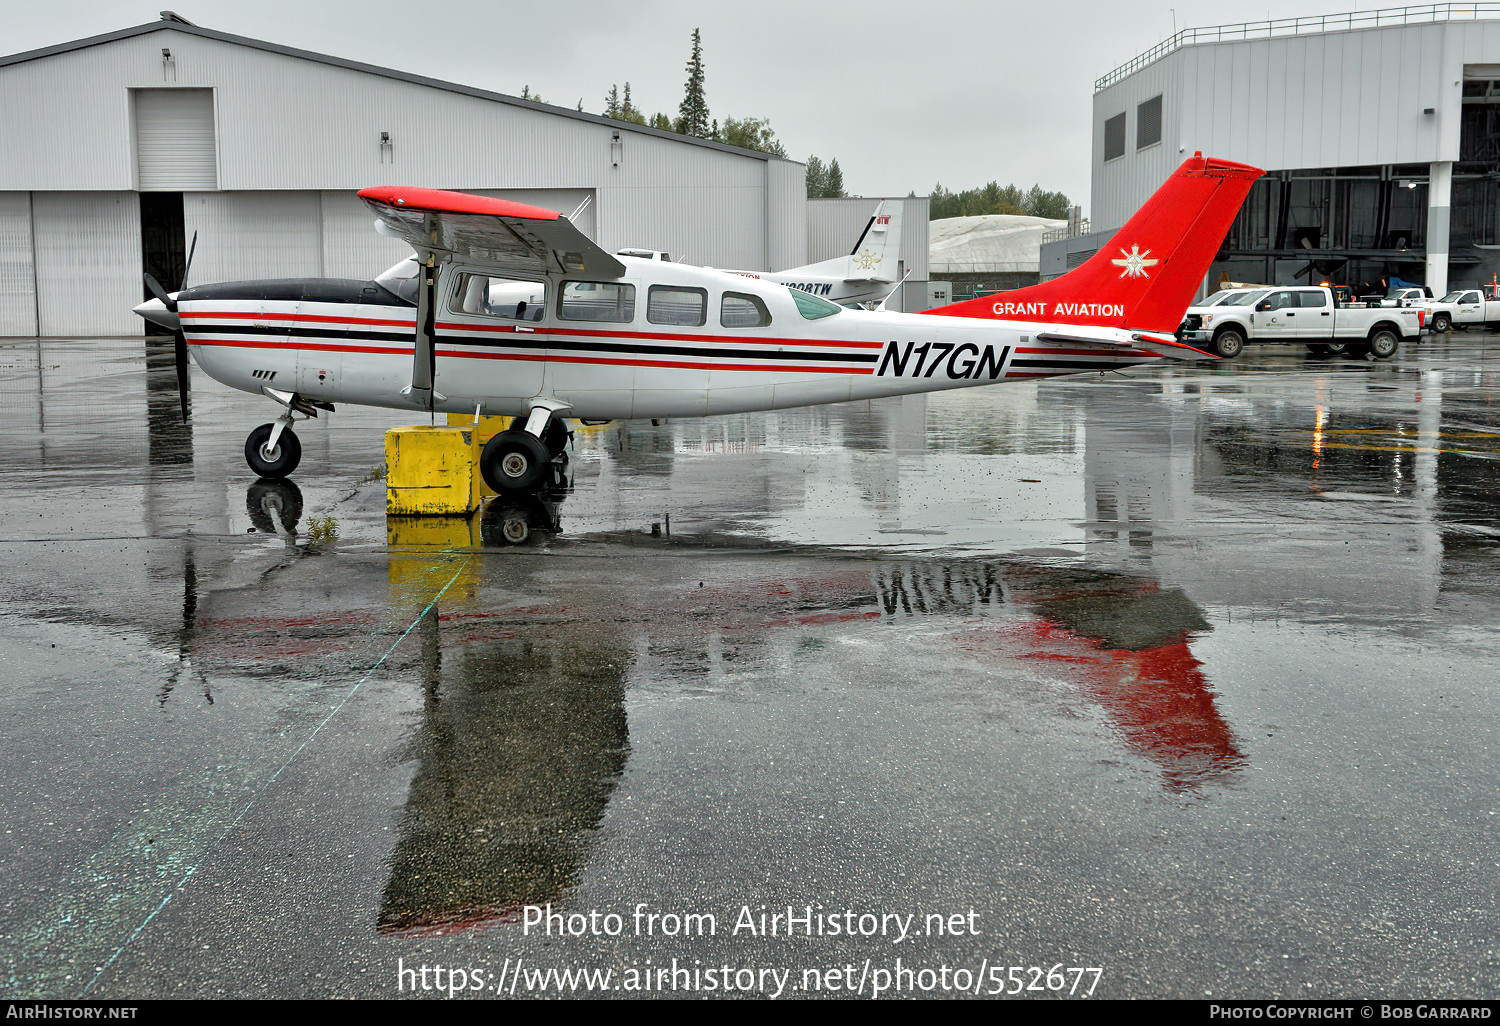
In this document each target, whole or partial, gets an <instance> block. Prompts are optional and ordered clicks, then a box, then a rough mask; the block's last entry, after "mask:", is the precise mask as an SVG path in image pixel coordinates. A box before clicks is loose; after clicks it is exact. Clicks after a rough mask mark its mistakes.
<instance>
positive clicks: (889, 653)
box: [0, 333, 1500, 998]
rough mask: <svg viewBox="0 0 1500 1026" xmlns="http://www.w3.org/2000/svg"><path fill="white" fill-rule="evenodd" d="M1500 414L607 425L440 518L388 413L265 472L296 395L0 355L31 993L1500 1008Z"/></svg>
mask: <svg viewBox="0 0 1500 1026" xmlns="http://www.w3.org/2000/svg"><path fill="white" fill-rule="evenodd" d="M1497 395H1500V339H1494V338H1486V337H1483V336H1480V335H1477V334H1462V333H1460V334H1457V335H1454V336H1451V337H1447V338H1442V339H1436V340H1431V339H1429V340H1428V341H1424V342H1423V343H1422V344H1420V345H1418V346H1408V347H1407V348H1406V349H1404V350H1403V352H1402V353H1401V354H1400V355H1399V356H1398V358H1397V359H1396V360H1394V361H1391V362H1389V363H1369V362H1363V361H1355V360H1344V359H1336V360H1328V359H1319V358H1315V357H1312V356H1310V355H1306V354H1303V353H1302V352H1300V351H1293V350H1292V349H1290V348H1287V347H1263V348H1257V349H1251V350H1249V351H1247V353H1246V354H1245V355H1244V356H1243V357H1242V358H1240V359H1238V360H1236V361H1232V362H1224V363H1220V364H1216V365H1199V366H1180V367H1176V368H1161V369H1153V370H1151V371H1137V372H1132V373H1131V374H1129V375H1118V374H1115V375H1109V376H1106V377H1098V376H1093V377H1082V378H1073V379H1063V380H1057V381H1052V382H1047V383H1041V384H1023V385H1013V386H1005V387H997V388H989V389H974V390H968V391H963V392H955V393H948V394H941V395H936V396H932V397H927V398H922V397H915V398H909V399H906V400H899V401H890V402H877V403H861V404H853V405H847V406H839V407H825V408H819V409H811V410H797V411H790V412H783V413H778V414H764V415H754V416H739V417H726V418H715V419H711V420H705V421H681V422H672V423H668V424H662V425H659V426H651V425H650V424H641V423H632V424H628V425H616V426H610V427H607V428H602V429H585V430H580V431H579V433H578V435H577V438H576V449H575V451H574V452H573V455H572V462H571V467H570V475H569V476H570V482H569V484H570V487H569V488H567V489H566V490H564V491H560V492H558V493H555V494H553V495H551V496H549V497H548V499H547V500H546V501H544V502H537V503H534V504H531V505H529V506H525V507H512V508H499V507H495V508H491V509H489V510H487V511H486V513H485V514H484V515H483V516H482V517H481V518H477V519H476V521H475V522H474V524H473V525H472V526H470V525H464V524H459V525H457V526H455V525H452V524H447V525H442V524H434V523H431V522H423V521H420V520H392V521H389V522H388V521H387V519H386V517H385V515H384V511H383V483H382V482H381V481H380V479H379V474H380V471H381V461H382V430H383V428H384V427H385V426H387V425H390V424H393V423H398V422H403V418H401V417H398V416H396V415H392V414H387V413H382V412H378V411H359V410H349V411H341V412H340V413H338V414H337V415H335V416H333V417H332V418H328V419H325V420H322V421H318V422H315V423H313V424H309V425H304V426H300V427H299V435H300V437H301V440H302V445H303V450H304V459H303V464H302V467H301V468H300V470H299V471H298V473H297V475H296V476H295V484H291V483H288V484H285V485H272V484H267V483H257V482H255V481H253V480H252V478H251V476H250V474H249V471H248V470H247V469H246V467H245V465H244V462H243V458H242V455H241V449H242V445H243V440H244V436H245V434H246V433H247V432H248V431H249V430H250V429H251V428H252V427H254V426H255V425H256V424H258V423H261V422H263V421H265V420H269V419H270V415H271V412H272V410H271V407H270V404H269V403H268V402H266V401H263V400H261V401H258V400H255V399H253V398H251V397H249V396H245V395H242V394H239V393H234V392H230V391H229V390H227V389H223V388H221V387H220V386H218V385H216V384H215V383H214V382H212V381H210V380H209V379H207V378H206V377H203V376H201V375H200V374H198V373H197V372H196V370H195V372H194V376H193V393H192V413H191V417H190V419H189V421H188V422H187V423H186V424H184V423H182V421H181V419H180V417H179V416H178V413H177V408H176V402H177V400H176V394H175V385H174V381H173V377H172V371H171V368H170V356H169V353H168V352H166V351H157V349H156V348H155V347H154V346H153V347H152V355H151V358H150V360H149V361H148V359H147V353H146V347H144V346H143V344H142V342H141V341H140V340H113V341H110V340H105V341H86V342H44V343H40V344H38V343H36V342H30V341H21V342H10V343H5V344H0V471H3V491H0V496H3V498H0V554H3V558H4V560H5V565H6V567H7V573H6V586H5V588H4V589H3V593H0V752H3V753H4V754H3V756H0V759H3V763H0V765H3V768H4V779H5V785H6V786H5V788H4V790H3V792H0V794H3V797H0V812H3V834H0V866H3V867H4V870H5V872H4V879H5V887H4V889H3V891H0V956H3V957H0V996H3V997H6V998H15V997H33V996H58V997H72V996H87V997H90V998H95V997H98V998H109V997H190V996H224V995H246V996H369V997H387V996H397V994H398V993H412V991H413V988H416V990H417V992H418V993H424V992H423V991H422V989H421V988H422V985H423V984H428V985H433V984H438V983H439V979H440V978H439V977H438V975H436V974H435V973H434V974H429V975H428V976H426V977H425V978H423V977H422V976H421V975H419V974H418V973H417V972H415V970H419V969H420V968H421V967H424V966H425V967H428V968H429V969H431V968H432V967H436V966H442V967H444V969H445V970H446V969H451V968H462V969H463V970H464V977H463V986H464V987H465V988H469V987H474V988H475V989H472V990H470V989H464V990H462V991H461V992H460V996H468V997H477V996H485V995H488V994H493V993H496V992H500V993H506V994H509V993H515V994H516V995H517V996H520V995H521V994H526V993H528V992H530V993H541V992H544V991H550V992H553V993H555V992H556V991H557V990H558V989H559V988H561V989H563V990H565V991H566V990H567V989H568V985H567V984H566V983H561V984H559V983H558V981H557V980H555V979H554V980H552V981H546V980H538V979H536V978H534V977H533V976H531V975H530V974H531V973H532V972H533V971H545V970H547V969H552V968H555V969H559V970H575V969H584V970H598V971H604V970H608V971H609V972H610V973H611V974H612V975H611V977H610V983H609V991H610V992H611V993H615V994H621V993H627V992H630V993H633V992H634V991H631V990H630V989H629V982H628V981H629V979H630V976H629V974H630V973H631V971H632V970H633V971H634V972H635V974H636V975H635V979H636V985H637V987H641V986H642V981H645V984H646V986H648V987H649V990H648V991H647V992H649V993H651V994H653V995H654V994H658V993H662V992H665V993H667V994H672V993H674V991H673V987H674V986H676V987H677V989H676V991H675V993H677V994H679V995H681V994H683V993H685V992H687V988H690V987H699V988H701V989H704V990H706V989H708V980H709V979H710V978H712V979H713V980H715V981H718V982H716V984H715V990H714V993H719V994H722V993H724V991H725V989H726V985H728V989H731V990H732V991H733V992H734V993H739V992H740V989H741V988H742V987H744V988H745V989H748V991H749V993H752V994H765V995H772V994H775V993H781V994H782V996H790V995H792V994H796V993H805V992H806V991H808V990H809V989H813V988H814V987H815V986H816V987H822V988H823V992H825V993H826V992H829V991H830V990H833V989H837V988H843V987H848V988H850V989H853V988H854V986H855V980H856V978H857V979H858V981H859V986H860V991H859V992H860V993H864V994H869V993H871V992H872V991H873V990H875V989H876V988H877V987H878V986H879V985H880V983H881V981H882V980H884V981H885V983H886V986H887V988H888V989H887V991H886V992H887V993H910V992H912V990H916V991H918V992H924V991H925V992H928V993H932V992H935V991H940V990H941V989H942V986H946V984H943V985H941V986H940V985H939V984H938V983H937V982H936V981H937V979H938V975H937V974H938V970H939V969H940V967H944V966H946V967H947V969H948V972H947V973H945V974H944V975H943V977H942V978H943V979H944V980H950V981H954V982H955V985H957V984H958V983H964V982H965V981H967V984H966V986H967V989H968V990H969V991H970V992H971V993H972V992H974V991H978V992H980V993H990V992H991V991H992V989H993V987H992V982H993V981H994V980H995V979H999V980H1000V986H1001V988H1002V989H1011V988H1013V987H1014V986H1015V984H1014V980H1015V979H1016V978H1017V977H1016V976H1014V975H1013V974H1011V973H1010V971H1009V967H1011V966H1020V967H1032V966H1037V967H1040V969H1041V972H1042V973H1043V974H1045V973H1046V972H1047V971H1048V970H1049V969H1051V968H1052V967H1054V966H1059V965H1060V966H1061V967H1062V969H1063V970H1064V977H1063V978H1064V979H1065V980H1066V981H1067V982H1072V981H1073V979H1074V977H1073V976H1072V975H1070V974H1068V973H1067V972H1066V970H1068V969H1071V968H1072V967H1080V968H1086V969H1090V970H1092V968H1094V967H1097V968H1099V969H1101V970H1102V972H1100V973H1099V974H1097V985H1096V986H1094V987H1092V988H1090V987H1089V983H1090V981H1091V980H1093V979H1094V978H1095V975H1096V974H1094V973H1093V972H1092V971H1090V972H1087V973H1083V974H1081V976H1082V980H1083V983H1082V987H1083V988H1084V989H1092V990H1093V991H1094V993H1095V994H1096V995H1098V996H1108V997H1130V996H1155V997H1188V998H1194V997H1204V996H1217V997H1233V996H1239V997H1278V998H1300V997H1322V996H1344V995H1351V996H1388V997H1478V996H1486V997H1494V996H1495V995H1496V994H1497V992H1500V953H1497V943H1500V942H1497V937H1500V912H1497V908H1496V890H1497V884H1500V843H1497V842H1500V790H1497V785H1500V744H1497V742H1500V702H1497V676H1500V674H1497V672H1496V670H1497V667H1500V637H1497V634H1496V631H1495V625H1496V622H1497V612H1500V522H1497V517H1496V502H1497V500H1500V406H1497V402H1496V400H1497ZM405 420H408V421H409V418H405ZM549 903H550V905H551V906H552V908H553V910H555V911H556V912H558V913H560V914H561V915H562V916H564V917H567V916H573V915H575V914H580V915H581V916H582V917H583V920H588V919H589V916H590V914H591V913H597V915H595V916H594V917H593V921H592V922H591V923H589V924H588V925H587V926H586V927H585V929H584V934H585V935H583V936H571V935H568V936H558V935H557V933H558V931H559V930H562V931H564V932H566V931H567V930H568V928H569V927H570V926H575V927H576V926H578V925H579V923H580V920H579V919H573V920H571V921H570V920H568V919H566V918H564V919H562V920H560V921H559V925H557V926H555V927H554V929H553V931H552V933H553V935H552V936H548V935H547V932H546V930H545V929H544V927H543V926H542V924H536V925H529V924H528V921H527V920H528V913H527V912H526V909H527V907H528V906H543V907H545V906H547V905H548V904H549ZM787 906H793V908H794V910H795V911H794V915H793V935H792V936H790V937H788V936H784V935H782V934H783V932H784V931H783V930H782V929H780V928H778V929H777V931H776V933H777V935H775V936H766V935H765V933H763V932H762V931H761V930H759V929H754V930H747V929H745V928H744V918H743V913H742V911H741V910H742V908H744V909H748V912H749V918H750V920H751V921H752V922H757V923H758V922H759V919H758V917H759V916H760V914H761V911H762V909H763V908H764V910H765V912H766V914H767V916H769V915H770V914H771V913H773V912H777V911H780V912H781V913H782V914H783V916H784V915H785V912H786V909H787ZM807 906H813V910H814V917H815V918H814V920H813V922H814V926H815V928H816V927H822V928H823V930H822V935H816V934H815V935H814V936H807V935H806V931H805V930H804V929H803V928H802V926H801V923H802V921H803V920H802V919H801V918H800V917H802V916H803V912H802V910H803V909H804V908H806V907H807ZM641 907H644V912H643V913H642V914H641V915H637V911H638V909H639V908H641ZM846 911H848V912H852V913H853V915H852V916H850V917H845V916H844V913H845V912H846ZM611 914H614V915H616V916H618V917H619V918H618V920H611V919H609V918H608V917H609V916H610V915H611ZM653 914H654V915H656V918H655V919H652V918H651V916H652V915H653ZM866 914H868V915H871V916H874V917H877V918H876V920H869V919H866V920H861V919H860V918H859V917H860V916H864V915H866ZM907 915H912V916H914V917H915V918H914V919H912V920H910V921H909V922H910V924H911V925H910V927H909V933H908V934H907V935H906V937H905V939H900V938H899V936H897V935H896V934H895V931H897V930H898V929H899V926H900V923H901V922H902V920H901V919H900V918H899V917H902V916H907ZM689 916H697V917H700V918H697V919H690V918H687V917H689ZM707 916H711V917H713V920H712V925H713V930H712V935H695V936H686V935H684V934H683V931H684V930H691V929H692V927H693V926H694V925H696V927H697V931H696V932H697V933H699V934H708V932H709V931H708V926H707V924H708V923H709V920H708V919H706V918H701V917H707ZM891 916H895V917H897V918H895V919H891V918H889V917H891ZM929 916H934V917H940V920H938V919H929V918H928V917H929ZM674 917H677V918H674ZM828 920H837V921H838V922H840V923H841V924H842V927H841V928H840V934H839V935H833V934H832V933H831V932H830V931H831V930H832V929H833V927H828V926H827V921H828ZM872 921H878V922H879V923H880V924H881V927H880V930H881V931H884V932H883V933H882V932H880V931H877V932H876V933H875V935H874V936H863V935H861V933H862V931H863V929H864V926H867V925H868V924H869V923H870V922H872ZM674 923H675V925H676V927H677V929H676V931H675V932H676V933H677V935H676V936H673V935H672V933H673V932H674V929H673V926H674ZM767 924H768V926H771V925H776V924H773V923H770V921H769V920H768V921H767ZM616 925H618V926H619V929H618V930H616V931H615V932H614V933H613V934H611V932H610V927H613V926H616ZM939 925H941V926H942V927H943V929H942V930H941V931H939V929H938V926H939ZM737 926H738V927H739V928H738V929H736V927H737ZM780 926H782V927H784V926H785V923H784V922H783V923H782V924H780ZM849 927H853V928H854V930H855V932H856V936H853V937H850V936H845V935H843V933H844V932H846V931H847V929H848V928H849ZM674 960H675V964H674ZM898 960H899V962H898ZM898 965H899V967H903V968H905V969H906V970H907V971H908V977H906V978H903V977H902V976H901V974H900V972H899V971H898ZM721 966H722V967H727V969H728V972H726V973H722V974H720V973H718V970H719V967H721ZM518 967H520V968H518ZM997 967H999V968H1003V969H1004V970H1005V971H1004V972H1002V973H1000V974H999V976H998V977H996V976H995V975H994V970H995V969H996V968H997ZM661 969H666V970H668V973H667V975H665V976H663V975H661V974H660V973H656V972H655V971H656V970H661ZM673 969H676V970H678V971H679V972H680V973H681V975H680V976H675V975H673V974H672V972H671V970H673ZM709 969H712V970H714V973H715V974H718V975H712V976H711V977H710V976H705V975H703V974H704V972H705V971H707V970H709ZM402 970H407V971H411V972H410V974H409V975H406V976H403V975H402ZM647 970H650V971H651V972H647ZM745 970H750V971H752V973H751V976H746V975H744V972H743V971H745ZM767 970H772V973H771V975H770V976H769V977H767V975H766V971H767ZM924 970H930V971H931V973H932V975H930V976H923V975H922V972H923V971H924ZM960 970H962V971H963V972H966V973H967V974H968V975H967V977H964V976H961V975H959V971H960ZM782 971H787V972H789V973H790V975H789V976H787V977H785V980H786V982H785V983H784V984H782V985H781V986H780V987H779V988H778V985H777V983H776V981H777V979H778V976H777V975H776V974H777V973H780V972H782ZM882 971H884V972H885V973H886V975H885V976H882V975H881V973H882ZM693 972H697V973H698V974H699V975H698V976H696V977H693V976H692V975H691V973H693ZM476 973H483V974H484V975H483V976H476ZM653 973H655V975H653ZM810 973H815V974H816V975H809V974H810ZM1019 979H1020V980H1021V981H1022V983H1023V984H1024V985H1027V986H1030V987H1033V988H1037V989H1029V990H1025V991H1023V994H1024V995H1025V996H1046V995H1047V994H1049V993H1054V992H1055V990H1054V991H1049V990H1048V989H1047V987H1048V986H1049V983H1048V981H1047V979H1046V977H1045V976H1040V977H1033V976H1032V975H1031V974H1030V972H1029V970H1028V971H1027V972H1023V973H1021V975H1020V977H1019ZM476 980H480V981H482V984H479V985H476V983H475V981H476ZM747 980H749V981H752V982H751V984H750V985H749V986H748V987H746V986H745V985H746V981H747ZM454 981H455V978H454V977H446V978H443V979H442V982H441V984H440V985H441V986H442V987H443V988H444V989H443V993H447V991H448V990H449V989H450V988H452V987H453V986H454ZM927 981H932V983H933V987H932V988H931V989H929V988H927V987H924V986H923V984H924V983H925V982H927ZM575 982H576V981H575ZM595 982H596V983H597V982H598V980H597V978H596V979H595ZM1053 982H1055V979H1054V981H1053ZM653 983H654V984H655V985H651V984H653ZM398 988H400V989H399V990H398ZM1064 989H1065V990H1066V989H1067V987H1066V985H1065V986H1064ZM580 992H582V991H581V989H580ZM425 993H428V994H429V995H430V994H431V993H432V991H430V990H429V991H426V992H425Z"/></svg>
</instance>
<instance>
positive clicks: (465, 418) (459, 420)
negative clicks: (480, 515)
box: [448, 413, 512, 499]
mask: <svg viewBox="0 0 1500 1026" xmlns="http://www.w3.org/2000/svg"><path fill="white" fill-rule="evenodd" d="M511 420H512V418H510V417H480V418H479V423H477V424H476V423H475V422H474V415H473V414H472V413H450V414H448V426H449V427H467V428H468V429H469V430H471V431H473V432H474V489H475V492H476V494H478V495H479V496H480V498H484V499H493V498H494V497H495V490H494V489H493V488H491V487H490V486H489V485H487V484H485V483H484V475H483V474H481V473H480V472H479V454H480V453H482V452H484V446H485V443H486V442H488V441H489V440H490V439H491V438H494V437H495V436H496V435H497V434H499V433H500V432H502V431H504V430H505V429H506V428H508V427H510V422H511Z"/></svg>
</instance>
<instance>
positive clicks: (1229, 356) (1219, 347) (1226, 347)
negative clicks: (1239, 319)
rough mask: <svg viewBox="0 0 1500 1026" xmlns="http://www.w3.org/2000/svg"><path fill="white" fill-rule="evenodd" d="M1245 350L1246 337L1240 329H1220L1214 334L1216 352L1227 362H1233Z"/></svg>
mask: <svg viewBox="0 0 1500 1026" xmlns="http://www.w3.org/2000/svg"><path fill="white" fill-rule="evenodd" d="M1244 348H1245V336H1244V335H1243V334H1242V333H1241V332H1240V329H1239V328H1220V329H1219V330H1218V331H1217V332H1216V333H1215V334H1214V352H1215V353H1218V354H1219V355H1220V356H1221V357H1223V358H1224V359H1226V360H1233V359H1234V358H1235V357H1236V356H1239V355H1240V350H1242V349H1244Z"/></svg>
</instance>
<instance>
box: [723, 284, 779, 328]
mask: <svg viewBox="0 0 1500 1026" xmlns="http://www.w3.org/2000/svg"><path fill="white" fill-rule="evenodd" d="M719 323H720V324H722V325H723V326H724V327H726V328H764V327H765V326H766V325H768V324H770V323H771V312H770V311H769V310H767V309H766V304H764V303H762V302H761V301H760V297H759V296H751V295H748V294H746V293H744V292H726V293H724V299H723V301H722V302H721V303H720V304H719Z"/></svg>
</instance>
